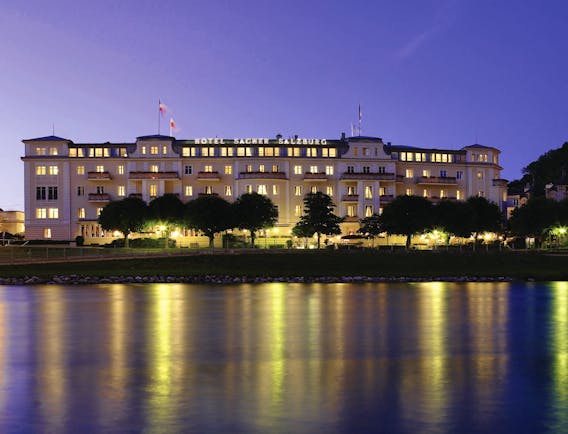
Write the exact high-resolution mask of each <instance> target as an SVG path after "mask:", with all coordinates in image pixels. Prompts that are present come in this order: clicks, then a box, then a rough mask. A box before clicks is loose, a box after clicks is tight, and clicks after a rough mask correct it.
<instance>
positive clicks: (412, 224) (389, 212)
mask: <svg viewBox="0 0 568 434" xmlns="http://www.w3.org/2000/svg"><path fill="white" fill-rule="evenodd" d="M432 206H433V205H432V202H430V201H429V200H428V199H425V198H423V197H420V196H398V197H396V198H395V199H394V200H393V201H392V202H390V203H389V204H387V205H386V206H385V207H384V209H383V213H382V214H381V218H380V223H381V226H382V227H383V229H384V230H385V232H387V233H389V234H399V235H406V248H407V249H408V248H409V247H410V242H411V239H412V235H414V234H416V233H419V232H422V231H424V230H426V229H428V228H430V227H431V226H432V224H433V222H434V218H433V217H434V216H433V209H432Z"/></svg>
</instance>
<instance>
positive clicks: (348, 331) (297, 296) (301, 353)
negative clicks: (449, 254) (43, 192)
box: [0, 282, 568, 433]
mask: <svg viewBox="0 0 568 434" xmlns="http://www.w3.org/2000/svg"><path fill="white" fill-rule="evenodd" d="M537 289H538V290H536V289H535V288H528V287H524V286H517V287H515V286H514V285H511V284H504V283H499V284H493V283H490V284H456V283H445V282H432V283H419V284H373V285H371V284H365V285H348V284H310V285H303V284H284V283H275V284H266V285H240V286H235V287H228V286H219V287H207V286H187V285H179V284H175V285H172V284H156V285H146V286H143V285H108V286H100V287H94V288H93V287H81V288H79V287H73V288H63V287H56V286H49V287H38V288H0V431H2V432H23V433H25V432H37V431H45V432H85V431H97V430H98V431H108V432H119V431H124V430H127V431H128V430H130V431H134V432H136V431H142V430H144V431H145V432H251V433H254V432H263V433H265V432H268V433H270V432H296V433H301V432H314V431H325V432H330V433H333V432H364V431H379V432H389V433H397V432H418V431H422V432H440V433H441V432H504V431H510V432H512V431H519V432H521V431H525V432H526V431H527V430H528V431H533V432H536V431H540V432H542V431H546V430H548V431H549V432H560V431H566V430H567V428H568V417H567V416H566V414H568V283H565V282H563V283H555V284H551V285H550V286H546V285H541V286H540V287H538V288H537ZM541 294H545V295H547V296H541ZM527 318H530V321H527ZM541 341H542V342H544V343H545V344H539V342H541ZM547 342H548V344H546V343H547ZM534 360H540V361H541V363H539V364H535V363H534V362H533V361H534ZM542 360H544V362H542ZM547 361H549V362H547ZM548 379H549V380H548ZM529 408H530V410H531V413H530V414H531V416H530V418H529V419H527V418H526V417H525V418H524V419H523V418H519V411H521V412H522V414H523V415H524V411H523V409H529ZM520 420H521V421H522V423H520V422H519V421H520Z"/></svg>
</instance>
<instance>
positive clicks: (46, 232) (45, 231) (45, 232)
mask: <svg viewBox="0 0 568 434" xmlns="http://www.w3.org/2000/svg"><path fill="white" fill-rule="evenodd" d="M43 237H44V238H51V228H43Z"/></svg>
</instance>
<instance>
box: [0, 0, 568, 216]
mask: <svg viewBox="0 0 568 434" xmlns="http://www.w3.org/2000/svg"><path fill="white" fill-rule="evenodd" d="M567 22H568V2H567V1H566V0H546V1H543V0H515V1H513V0H499V1H497V0H492V1H489V0H399V1H386V0H350V1H349V0H325V1H324V0H286V1H282V0H232V1H230V0H199V1H196V0H186V1H183V0H169V1H168V0H160V1H157V0H156V1H148V0H136V1H134V0H120V1H117V0H97V1H89V2H82V1H77V0H51V1H44V0H18V1H15V2H7V1H3V2H2V3H1V5H0V40H1V41H2V44H1V45H0V95H1V97H2V98H3V103H2V104H0V123H1V125H2V128H1V129H0V144H1V145H0V158H1V161H2V162H3V168H2V170H1V171H0V184H1V185H2V188H1V189H0V208H3V209H21V210H23V204H24V200H23V163H22V162H21V161H20V156H21V155H22V154H23V144H22V143H21V140H22V139H25V138H34V137H41V136H46V135H50V134H51V132H52V124H54V125H55V134H56V135H58V136H61V137H65V138H68V139H71V140H73V141H75V142H79V143H80V142H105V141H111V142H113V141H114V142H120V141H123V142H124V141H128V142H131V141H134V139H135V137H136V136H139V135H145V134H155V133H156V132H157V131H156V130H157V101H158V98H161V99H162V101H163V102H165V104H166V105H167V106H168V107H169V108H170V109H171V111H172V114H173V117H174V119H175V120H176V122H177V124H178V127H179V131H178V132H177V133H175V134H174V135H175V136H176V137H178V138H194V137H215V136H218V137H226V138H233V137H273V136H275V135H276V134H278V133H281V134H283V135H285V136H288V135H294V134H298V135H300V136H302V137H318V138H337V137H339V135H340V133H341V132H342V131H345V132H346V133H347V134H350V128H351V127H350V125H351V122H354V121H356V118H357V105H358V104H359V103H361V106H362V110H363V134H364V135H371V136H378V137H382V138H383V139H384V140H385V141H390V142H392V143H393V144H399V145H401V144H402V145H411V146H424V147H440V148H450V149H458V148H461V147H462V146H465V145H469V144H473V143H475V142H478V143H481V144H484V145H489V146H495V147H497V148H499V149H501V150H502V157H501V164H502V166H503V167H504V171H503V173H502V175H503V177H505V178H507V179H515V178H518V177H520V175H521V169H522V167H524V166H525V165H527V164H528V163H529V162H531V161H532V160H534V159H535V158H537V157H538V156H539V155H540V154H542V153H543V152H545V151H547V150H549V149H553V148H557V147H559V146H561V145H562V143H563V142H564V141H567V140H568V72H567V71H568V37H567V36H566V31H565V27H566V23H567ZM165 124H167V121H164V122H163V126H162V133H167V128H166V126H165Z"/></svg>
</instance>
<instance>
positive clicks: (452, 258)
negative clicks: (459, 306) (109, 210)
mask: <svg viewBox="0 0 568 434" xmlns="http://www.w3.org/2000/svg"><path fill="white" fill-rule="evenodd" d="M353 279H361V280H360V281H372V282H380V281H391V280H392V279H403V280H405V281H409V280H411V281H412V280H457V281H460V280H473V281H478V280H509V279H520V280H568V255H549V254H546V253H545V252H544V253H543V252H529V253H527V252H523V253H520V252H477V253H472V252H468V253H459V252H424V251H411V252H406V251H404V252H402V251H401V252H378V251H371V250H357V251H281V252H270V253H269V254H268V253H267V252H262V251H259V252H254V253H253V252H247V253H240V252H238V251H235V252H233V253H225V252H220V251H215V252H214V254H213V253H210V252H206V251H205V252H202V253H201V254H199V255H196V254H192V255H188V256H183V255H176V256H168V255H166V254H164V255H163V256H155V257H151V258H146V257H143V258H140V257H136V258H122V259H112V260H111V259H101V260H89V261H77V260H75V261H73V262H69V261H67V262H50V263H45V262H36V263H31V264H25V265H24V264H20V265H18V264H12V265H2V266H0V284H37V283H74V282H77V283H109V282H117V283H136V282H141V283H144V282H182V283H197V282H214V283H234V282H261V281H290V282H295V281H299V282H305V281H310V282H318V281H323V282H343V281H353Z"/></svg>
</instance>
